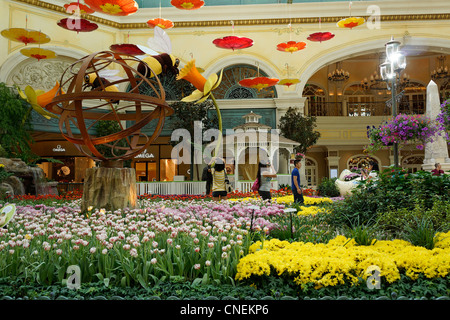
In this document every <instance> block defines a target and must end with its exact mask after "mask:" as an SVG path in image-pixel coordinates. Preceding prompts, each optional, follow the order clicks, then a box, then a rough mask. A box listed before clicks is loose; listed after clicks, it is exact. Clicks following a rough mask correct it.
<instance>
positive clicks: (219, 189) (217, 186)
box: [210, 158, 227, 201]
mask: <svg viewBox="0 0 450 320" xmlns="http://www.w3.org/2000/svg"><path fill="white" fill-rule="evenodd" d="M212 161H214V166H212V164H210V165H211V169H210V171H211V176H212V181H213V182H212V198H213V200H214V201H219V200H226V199H227V189H226V185H225V160H224V159H221V158H213V159H212Z"/></svg>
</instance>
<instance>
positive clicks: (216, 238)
mask: <svg viewBox="0 0 450 320" xmlns="http://www.w3.org/2000/svg"><path fill="white" fill-rule="evenodd" d="M308 194H309V195H308V196H305V203H304V204H303V205H301V206H298V205H295V204H293V203H292V202H293V196H292V194H290V192H289V191H287V190H278V191H276V192H274V193H273V195H274V199H273V201H272V202H264V201H262V200H261V199H259V197H258V196H257V195H255V194H253V193H248V194H234V195H233V196H232V197H231V198H230V199H229V200H227V201H221V202H213V201H210V199H209V198H208V197H190V196H179V197H176V198H175V199H170V197H155V196H144V197H141V198H140V199H139V208H138V209H126V208H125V209H122V210H116V211H114V212H109V211H105V210H103V209H100V210H98V209H94V210H90V211H88V212H80V210H79V207H80V206H79V204H80V194H79V193H78V194H69V195H65V196H63V197H60V198H57V197H51V196H47V197H42V198H34V199H33V197H30V196H28V197H22V198H15V199H7V200H8V201H9V202H15V203H16V206H17V213H16V215H15V217H14V219H13V220H12V221H11V222H10V224H9V225H8V227H7V228H4V229H0V256H1V259H0V296H2V293H3V294H5V293H6V292H9V294H10V295H15V296H16V297H21V296H28V297H30V296H33V295H35V296H36V295H37V293H36V292H37V291H39V290H40V292H43V293H42V294H43V295H49V294H50V291H51V292H53V293H52V294H53V295H54V294H55V292H64V293H65V294H66V295H67V296H71V295H72V296H74V294H76V292H78V294H79V293H80V292H84V293H83V295H84V296H93V295H95V293H96V292H97V293H98V292H103V293H104V294H105V295H109V296H111V295H114V294H115V295H122V296H128V298H132V297H131V296H129V295H130V292H133V294H132V296H134V297H140V298H145V297H148V296H152V297H158V298H159V297H162V298H167V297H169V296H174V295H175V296H179V297H192V296H193V295H194V296H195V295H196V297H197V298H205V297H208V296H209V295H215V296H219V297H234V298H241V299H244V298H249V297H257V298H258V297H259V298H262V297H265V296H271V297H275V298H277V297H278V298H281V297H283V296H291V297H300V298H305V297H306V296H311V297H323V296H324V295H331V296H335V297H337V296H339V295H342V294H347V295H349V296H352V297H358V296H361V295H366V296H372V297H376V296H380V295H383V294H384V295H386V294H391V293H396V292H399V293H405V294H406V293H411V292H412V294H413V295H414V296H417V295H425V296H443V295H447V296H448V295H449V293H448V289H447V288H448V287H449V286H448V284H449V283H448V282H449V272H450V240H448V238H450V234H440V238H439V242H438V245H437V246H436V248H435V249H433V250H427V249H424V248H418V247H415V246H413V245H411V244H410V243H407V242H406V241H403V240H392V241H388V240H386V241H379V242H378V243H376V244H375V245H374V246H368V247H366V246H358V245H357V244H355V242H354V240H352V239H350V238H348V239H347V238H345V237H343V236H342V235H339V234H338V230H336V228H333V226H330V225H329V224H328V223H327V219H326V217H327V216H328V215H329V213H330V212H331V211H332V210H333V209H332V208H333V204H334V202H339V201H341V200H342V198H325V197H318V196H317V195H315V194H314V192H313V191H312V190H311V191H310V193H308ZM8 201H7V202H8ZM0 205H2V203H1V202H0ZM255 205H256V206H258V207H259V209H253V207H252V206H255ZM288 207H294V208H296V210H297V214H295V213H294V214H293V215H292V216H290V215H289V214H287V213H285V212H284V210H285V209H286V208H288ZM291 227H292V229H291ZM286 240H289V241H286ZM371 265H375V266H378V267H380V268H381V270H382V271H381V273H380V277H379V278H377V279H379V280H378V281H380V282H381V283H382V284H383V289H382V290H378V291H376V290H369V289H368V288H367V285H366V281H367V278H368V277H369V276H370V275H371V274H370V273H367V272H366V271H367V267H369V266H371ZM69 266H79V268H80V270H81V279H80V280H81V289H79V290H78V291H77V290H68V289H67V288H66V287H67V281H68V280H67V279H68V278H69V274H68V273H67V269H68V267H69ZM5 279H8V280H5ZM11 281H12V283H15V284H14V285H13V286H12V287H11V286H8V285H7V284H8V283H11ZM424 283H425V284H424ZM21 288H22V289H21ZM24 288H27V289H24ZM37 288H39V289H37ZM49 288H50V289H49ZM414 288H415V289H414ZM430 288H431V289H430ZM8 290H9V291H8ZM11 290H13V291H11ZM83 290H84V291H83ZM120 290H126V291H120ZM427 290H429V291H427ZM105 292H106V293H105Z"/></svg>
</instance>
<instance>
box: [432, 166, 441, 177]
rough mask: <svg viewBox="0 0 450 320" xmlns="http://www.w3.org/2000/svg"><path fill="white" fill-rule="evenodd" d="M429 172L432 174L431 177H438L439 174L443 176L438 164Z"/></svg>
mask: <svg viewBox="0 0 450 320" xmlns="http://www.w3.org/2000/svg"><path fill="white" fill-rule="evenodd" d="M431 172H432V173H433V176H440V175H441V174H444V170H442V169H441V164H440V163H435V164H434V169H433V170H431Z"/></svg>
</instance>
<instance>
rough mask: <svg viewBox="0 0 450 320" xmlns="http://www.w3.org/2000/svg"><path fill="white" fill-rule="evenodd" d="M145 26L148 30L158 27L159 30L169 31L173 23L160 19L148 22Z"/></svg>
mask: <svg viewBox="0 0 450 320" xmlns="http://www.w3.org/2000/svg"><path fill="white" fill-rule="evenodd" d="M147 25H148V26H149V27H150V28H154V27H160V28H161V29H170V28H172V27H173V22H172V21H170V20H166V19H162V18H155V19H150V20H148V21H147Z"/></svg>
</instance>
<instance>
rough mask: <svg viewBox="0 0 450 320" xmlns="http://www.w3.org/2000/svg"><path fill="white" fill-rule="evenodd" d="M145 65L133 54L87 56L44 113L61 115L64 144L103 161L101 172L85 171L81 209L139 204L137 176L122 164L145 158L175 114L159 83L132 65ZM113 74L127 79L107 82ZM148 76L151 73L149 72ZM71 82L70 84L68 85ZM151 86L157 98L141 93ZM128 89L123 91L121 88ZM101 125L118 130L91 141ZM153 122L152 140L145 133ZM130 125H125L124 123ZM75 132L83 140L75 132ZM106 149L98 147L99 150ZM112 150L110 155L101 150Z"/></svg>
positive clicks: (63, 78) (70, 71) (67, 74)
mask: <svg viewBox="0 0 450 320" xmlns="http://www.w3.org/2000/svg"><path fill="white" fill-rule="evenodd" d="M141 62H142V60H140V59H138V58H136V57H134V56H131V55H120V54H117V53H114V52H111V51H102V52H97V53H93V54H91V55H88V56H86V57H84V58H82V59H80V60H78V61H76V62H75V63H73V64H72V65H71V66H69V67H68V68H67V69H66V70H65V71H64V73H63V75H62V76H61V88H63V87H64V88H65V90H66V92H63V91H62V89H60V91H59V92H58V94H57V95H56V96H55V97H54V98H53V100H52V102H50V103H49V104H47V105H46V106H45V108H46V109H47V110H48V111H50V112H52V113H55V114H58V115H59V128H60V130H61V133H62V135H63V137H64V138H65V139H67V140H68V141H70V142H72V143H74V144H75V146H76V147H77V148H78V149H79V150H80V151H81V152H82V153H84V154H85V155H86V156H88V157H91V158H92V159H94V160H97V161H101V167H94V168H90V169H87V170H86V175H85V181H84V190H83V198H82V202H81V210H82V211H86V210H88V208H89V207H95V208H105V209H106V210H116V209H123V208H125V207H128V208H133V207H135V205H136V199H137V196H136V173H135V170H134V169H132V168H122V166H123V165H122V163H123V160H127V159H132V158H134V157H135V156H137V155H139V154H140V153H142V152H143V151H144V150H145V149H146V148H147V147H148V146H149V145H150V144H151V143H152V142H154V141H155V139H156V138H157V137H158V136H159V134H160V133H161V130H162V128H163V125H164V121H165V118H166V117H167V116H169V115H171V114H172V113H173V109H172V108H170V107H169V106H168V104H167V103H166V101H165V92H164V89H163V87H162V85H161V83H160V81H159V79H158V77H156V76H153V77H152V79H151V80H150V79H149V77H150V74H141V73H139V72H138V71H137V70H136V69H134V68H133V67H131V66H130V65H134V66H137V65H139V63H141ZM111 70H119V71H122V72H123V73H124V74H125V76H124V77H120V78H119V77H114V78H110V80H108V79H107V78H106V76H104V74H105V75H106V74H107V73H108V72H106V71H109V73H110V74H111ZM147 70H149V72H152V71H151V69H150V68H148V69H147ZM66 79H67V80H66ZM144 84H145V85H146V86H149V87H151V88H152V89H153V91H154V92H155V96H147V95H143V94H140V91H139V89H140V88H141V86H144ZM118 85H120V87H122V86H123V88H129V91H128V92H121V91H119V88H118V87H117V86H118ZM101 120H111V121H115V122H117V124H118V125H119V127H120V131H119V132H116V133H113V134H108V135H106V136H91V135H90V134H89V132H88V131H89V130H90V129H91V128H94V126H95V125H96V124H97V123H98V121H101ZM152 120H153V121H154V122H155V125H154V126H153V125H152V127H153V128H154V131H153V133H152V134H151V135H150V136H148V135H146V134H144V133H143V132H142V131H141V129H142V128H143V127H144V126H145V125H147V124H149V123H150V122H151V121H152ZM125 122H126V123H127V126H126V127H125V126H124V123H125ZM74 128H77V129H78V130H79V132H80V134H79V136H78V135H75V134H74V132H73V129H74ZM102 145H103V146H106V147H107V148H103V149H102V148H99V146H102ZM105 149H106V150H110V151H111V152H106V151H103V150H105Z"/></svg>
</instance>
